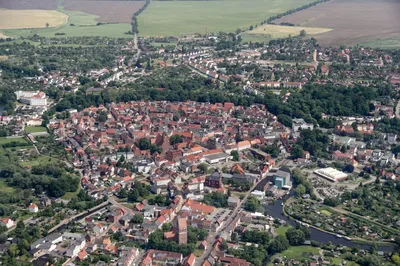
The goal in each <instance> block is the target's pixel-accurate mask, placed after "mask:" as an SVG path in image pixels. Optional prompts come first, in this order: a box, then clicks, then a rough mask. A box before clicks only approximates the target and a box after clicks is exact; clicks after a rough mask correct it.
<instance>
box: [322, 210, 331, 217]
mask: <svg viewBox="0 0 400 266" xmlns="http://www.w3.org/2000/svg"><path fill="white" fill-rule="evenodd" d="M321 213H322V214H323V215H325V216H331V215H332V213H331V212H330V211H328V210H321Z"/></svg>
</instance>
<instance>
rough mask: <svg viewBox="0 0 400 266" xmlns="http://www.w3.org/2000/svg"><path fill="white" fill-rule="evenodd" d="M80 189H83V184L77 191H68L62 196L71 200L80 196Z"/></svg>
mask: <svg viewBox="0 0 400 266" xmlns="http://www.w3.org/2000/svg"><path fill="white" fill-rule="evenodd" d="M79 191H81V186H78V189H77V190H76V191H75V192H67V193H65V195H64V196H62V197H61V198H62V199H63V200H71V199H73V198H76V197H77V196H78V193H79Z"/></svg>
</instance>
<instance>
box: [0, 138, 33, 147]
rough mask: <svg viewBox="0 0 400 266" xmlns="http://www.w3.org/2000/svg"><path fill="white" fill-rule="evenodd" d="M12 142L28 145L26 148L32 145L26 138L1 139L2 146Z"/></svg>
mask: <svg viewBox="0 0 400 266" xmlns="http://www.w3.org/2000/svg"><path fill="white" fill-rule="evenodd" d="M11 142H22V143H24V144H26V146H29V145H30V142H29V141H28V140H27V139H26V138H25V137H15V138H6V137H1V138H0V145H3V144H7V143H11Z"/></svg>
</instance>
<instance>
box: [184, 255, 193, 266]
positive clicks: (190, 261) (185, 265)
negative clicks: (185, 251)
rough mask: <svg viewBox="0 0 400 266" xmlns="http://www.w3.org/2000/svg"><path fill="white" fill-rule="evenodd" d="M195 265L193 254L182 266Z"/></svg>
mask: <svg viewBox="0 0 400 266" xmlns="http://www.w3.org/2000/svg"><path fill="white" fill-rule="evenodd" d="M195 263H196V257H195V256H194V254H193V253H192V254H190V255H189V256H188V257H187V259H186V260H185V263H184V264H183V265H184V266H193V265H195Z"/></svg>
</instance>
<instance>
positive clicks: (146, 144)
mask: <svg viewBox="0 0 400 266" xmlns="http://www.w3.org/2000/svg"><path fill="white" fill-rule="evenodd" d="M138 146H139V149H140V150H142V151H144V150H148V149H150V147H151V142H150V140H149V139H146V138H141V139H140V140H139V145H138Z"/></svg>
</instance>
